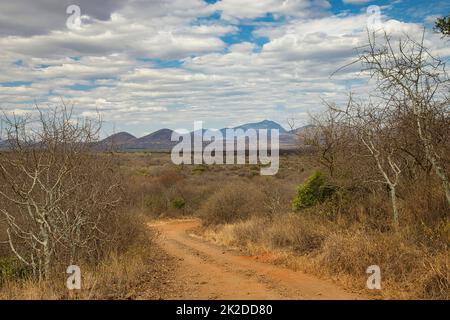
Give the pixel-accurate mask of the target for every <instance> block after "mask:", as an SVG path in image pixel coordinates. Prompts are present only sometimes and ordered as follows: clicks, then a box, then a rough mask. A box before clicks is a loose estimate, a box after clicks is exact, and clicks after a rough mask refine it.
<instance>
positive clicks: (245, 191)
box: [201, 183, 264, 225]
mask: <svg viewBox="0 0 450 320" xmlns="http://www.w3.org/2000/svg"><path fill="white" fill-rule="evenodd" d="M262 199H263V195H262V192H261V191H260V190H259V189H257V188H256V187H255V186H254V185H252V184H244V183H229V184H227V185H225V186H224V187H223V188H222V189H221V190H219V191H218V192H216V193H215V194H213V195H212V196H211V197H210V198H209V199H208V200H207V201H206V202H205V204H204V206H203V207H202V210H201V216H202V218H203V222H204V224H206V225H211V224H225V223H232V222H236V221H243V220H247V219H248V218H249V217H250V216H251V215H252V214H253V213H255V214H256V213H261V212H263V211H264V208H262Z"/></svg>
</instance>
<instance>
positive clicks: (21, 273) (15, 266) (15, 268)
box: [0, 257, 30, 283]
mask: <svg viewBox="0 0 450 320" xmlns="http://www.w3.org/2000/svg"><path fill="white" fill-rule="evenodd" d="M29 271H30V270H29V269H28V268H27V267H26V266H25V265H24V264H23V263H21V262H20V261H19V260H18V259H16V258H15V257H6V258H0V283H2V282H4V281H5V280H6V279H19V278H24V277H25V276H26V275H27V274H28V273H29Z"/></svg>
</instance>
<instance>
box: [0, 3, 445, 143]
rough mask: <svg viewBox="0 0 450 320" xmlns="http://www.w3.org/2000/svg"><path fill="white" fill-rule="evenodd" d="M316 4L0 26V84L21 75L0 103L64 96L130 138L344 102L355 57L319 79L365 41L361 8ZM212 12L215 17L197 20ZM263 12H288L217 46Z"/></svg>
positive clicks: (173, 7) (180, 9) (141, 11)
mask: <svg viewBox="0 0 450 320" xmlns="http://www.w3.org/2000/svg"><path fill="white" fill-rule="evenodd" d="M105 1H106V0H105ZM17 8H18V9H17V10H19V9H20V10H22V9H21V8H22V7H17ZM82 9H83V6H82ZM86 9H89V7H86ZM316 9H319V10H318V11H314V12H313V10H316ZM327 9H328V2H326V1H306V0H298V1H297V0H289V1H288V0H286V1H275V0H261V1H251V2H249V3H248V4H246V5H245V6H243V5H242V2H241V1H235V0H223V1H221V2H217V3H215V4H213V5H208V4H207V3H206V2H203V1H200V0H193V1H185V0H172V1H160V2H158V1H139V0H135V1H131V0H130V1H126V2H123V3H120V4H114V3H112V4H111V5H110V6H109V7H108V6H106V7H105V9H104V10H100V9H98V8H97V9H96V10H97V11H93V12H92V13H89V12H87V14H88V15H89V16H90V19H89V21H88V22H89V23H87V24H85V25H83V27H82V28H81V30H79V31H72V30H68V29H66V28H65V25H64V26H62V27H58V26H57V25H54V24H51V23H50V24H49V25H48V26H43V27H42V28H41V29H39V28H37V29H38V30H36V32H31V33H30V32H28V31H27V30H28V29H26V28H25V29H26V30H25V29H24V30H21V29H17V30H16V29H14V28H15V27H14V25H13V24H11V25H9V28H13V27H14V28H13V29H14V30H16V31H17V32H10V33H8V34H4V33H0V47H1V48H2V55H0V83H2V82H12V81H25V83H24V84H23V85H21V86H16V87H14V86H8V87H6V86H3V87H2V86H0V108H3V109H6V110H21V112H23V111H24V110H25V111H26V110H29V109H30V107H31V104H32V103H33V101H34V100H37V101H38V102H40V103H41V102H42V103H45V102H50V103H59V102H60V98H61V97H64V99H66V100H70V101H72V102H73V103H75V105H76V106H77V108H79V113H80V114H82V115H89V114H92V113H93V112H96V110H97V109H98V110H100V111H101V112H102V114H103V116H104V119H105V121H106V123H107V125H111V124H112V123H115V124H116V129H117V130H128V131H130V132H131V133H133V134H136V135H141V134H143V133H144V132H148V131H151V130H153V129H157V128H160V127H162V126H168V127H172V128H179V127H187V128H190V127H191V125H192V122H193V121H194V120H204V121H206V125H208V126H211V127H222V126H226V125H236V124H239V123H242V122H246V121H257V120H263V119H266V118H270V119H274V120H277V121H280V122H284V121H285V119H287V118H288V117H291V116H297V115H298V116H299V117H301V118H302V120H303V121H305V117H306V115H307V112H308V111H311V110H317V109H318V108H320V107H321V98H326V99H330V100H336V101H343V100H344V99H345V98H346V94H347V92H348V91H349V90H350V89H358V90H364V88H367V83H366V82H365V81H364V80H361V81H358V80H355V79H357V78H358V77H359V75H358V67H357V66H356V65H354V66H352V67H349V68H346V69H344V70H343V71H341V72H339V73H337V74H336V75H334V76H333V77H332V78H330V75H331V74H332V73H333V72H334V71H336V70H337V69H338V68H339V67H341V66H343V65H345V64H347V63H348V62H351V61H352V60H353V59H354V58H355V51H354V48H355V47H357V46H360V45H361V44H364V43H365V42H366V25H367V16H366V14H358V15H349V14H340V15H335V16H333V15H330V14H326V10H327ZM9 10H10V11H8V12H10V13H12V12H14V10H13V9H11V8H10V9H9ZM216 10H220V11H221V17H222V19H221V20H203V21H201V22H199V21H197V20H196V18H198V17H205V16H208V15H210V14H212V13H213V12H215V11H216ZM39 12H40V11H38V13H39ZM268 12H270V13H272V14H273V15H287V17H286V19H285V20H283V21H284V22H283V23H254V24H253V26H254V27H255V28H256V30H255V31H254V32H253V36H255V37H265V38H267V39H268V42H267V43H265V44H264V45H263V46H258V45H257V44H255V43H252V42H251V41H250V40H249V39H247V38H246V39H245V40H242V41H241V42H239V43H235V44H233V45H230V46H228V45H227V44H226V43H224V41H223V40H222V39H221V37H222V36H224V35H230V34H238V32H239V23H238V21H240V20H246V22H245V23H248V22H249V20H248V19H252V18H256V17H264V16H265V15H266V14H267V13H268ZM39 14H40V13H39ZM42 17H46V16H45V15H42ZM32 23H35V22H33V21H30V24H32ZM383 26H384V28H385V29H386V30H387V31H388V32H390V33H391V34H393V35H394V36H398V35H402V34H404V33H409V34H420V32H421V25H419V24H412V23H404V22H401V21H397V20H389V19H388V18H387V17H383ZM7 31H8V30H6V31H5V32H7ZM426 45H427V46H429V47H431V48H432V49H433V50H434V52H437V53H438V54H440V55H450V52H449V50H450V49H449V48H448V47H446V45H445V43H443V42H442V41H440V39H439V36H438V35H432V34H429V35H428V34H427V37H426ZM141 58H147V59H141ZM167 60H169V61H171V60H178V61H179V63H182V66H181V67H178V68H165V67H164V64H162V65H161V61H163V62H165V61H167ZM19 61H20V62H19ZM27 82H29V83H30V84H28V83H27ZM86 88H87V89H89V90H80V89H86ZM77 89H78V90H77ZM280 110H283V112H280Z"/></svg>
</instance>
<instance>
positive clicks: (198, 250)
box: [151, 220, 358, 299]
mask: <svg viewBox="0 0 450 320" xmlns="http://www.w3.org/2000/svg"><path fill="white" fill-rule="evenodd" d="M199 223H200V222H199V221H198V220H176V221H168V222H156V223H153V224H152V225H151V227H154V228H156V229H157V230H159V231H160V232H161V237H160V239H159V241H160V244H161V246H162V248H163V249H164V250H165V251H167V253H168V254H169V255H171V256H173V257H175V258H177V259H178V262H179V268H177V269H178V270H177V275H176V279H177V280H176V281H179V282H181V283H180V287H183V288H185V289H184V290H183V291H182V292H179V293H178V294H177V296H174V297H173V298H176V299H357V298H358V297H357V296H355V295H353V294H350V293H347V292H345V291H344V290H343V289H341V288H339V287H337V286H336V285H334V284H332V283H330V282H328V281H324V280H320V279H317V278H315V277H313V276H310V275H306V274H304V273H301V272H297V271H292V270H289V269H287V268H284V267H280V266H275V265H271V264H269V263H263V262H259V261H255V259H253V258H251V257H248V256H242V255H240V254H239V253H237V252H236V251H233V250H229V249H224V248H222V247H220V246H217V245H214V244H212V243H209V242H206V241H203V240H201V239H199V238H198V237H194V236H192V235H191V234H190V232H189V231H190V230H191V229H193V228H195V227H197V226H198V225H199Z"/></svg>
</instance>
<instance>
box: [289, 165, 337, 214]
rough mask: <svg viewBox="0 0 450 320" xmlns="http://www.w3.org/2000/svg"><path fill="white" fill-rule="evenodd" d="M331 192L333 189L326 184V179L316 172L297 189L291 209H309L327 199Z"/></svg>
mask: <svg viewBox="0 0 450 320" xmlns="http://www.w3.org/2000/svg"><path fill="white" fill-rule="evenodd" d="M333 192H334V188H333V186H331V185H329V184H328V181H327V179H326V177H325V176H324V175H323V174H322V173H321V172H320V171H316V172H315V173H314V174H313V175H311V176H310V177H309V178H308V180H306V182H305V183H304V184H302V185H300V186H299V187H298V189H297V195H296V196H295V198H294V201H293V202H292V207H293V209H294V210H299V209H302V208H307V207H311V206H313V205H315V204H317V203H320V202H323V201H324V200H326V199H327V198H329V197H330V196H331V195H332V194H333Z"/></svg>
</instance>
